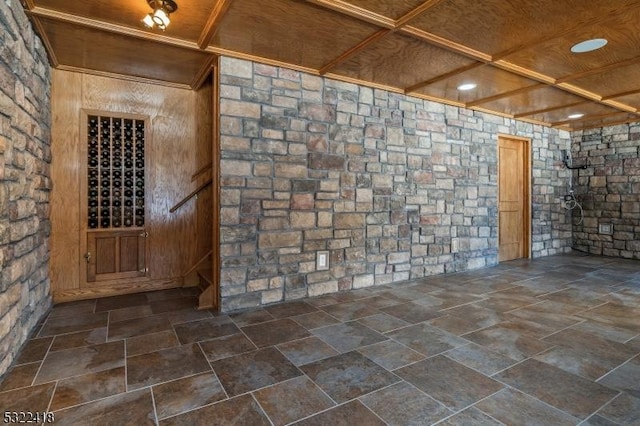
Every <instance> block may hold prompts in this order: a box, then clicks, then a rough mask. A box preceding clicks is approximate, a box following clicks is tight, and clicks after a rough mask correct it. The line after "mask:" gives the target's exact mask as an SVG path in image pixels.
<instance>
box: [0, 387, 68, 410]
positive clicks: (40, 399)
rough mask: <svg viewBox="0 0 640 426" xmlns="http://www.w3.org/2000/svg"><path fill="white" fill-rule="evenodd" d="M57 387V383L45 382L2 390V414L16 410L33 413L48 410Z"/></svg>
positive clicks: (0, 400)
mask: <svg viewBox="0 0 640 426" xmlns="http://www.w3.org/2000/svg"><path fill="white" fill-rule="evenodd" d="M55 387H56V384H55V383H45V384H42V385H36V386H32V387H28V388H20V389H14V390H9V391H6V392H0V407H2V414H3V415H4V413H5V412H15V411H17V412H20V411H30V412H32V413H33V412H36V411H39V412H43V411H47V408H48V407H49V402H50V401H51V396H52V395H53V391H54V389H55Z"/></svg>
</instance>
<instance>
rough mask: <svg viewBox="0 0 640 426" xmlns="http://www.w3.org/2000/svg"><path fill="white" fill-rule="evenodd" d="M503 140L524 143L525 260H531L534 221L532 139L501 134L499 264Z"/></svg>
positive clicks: (498, 191) (498, 146)
mask: <svg viewBox="0 0 640 426" xmlns="http://www.w3.org/2000/svg"><path fill="white" fill-rule="evenodd" d="M501 139H511V140H515V141H519V142H522V143H523V144H524V147H525V149H524V155H525V158H524V166H525V168H526V170H525V171H524V178H525V179H526V184H525V185H524V193H523V194H522V196H523V201H524V202H523V204H524V212H523V216H524V217H523V223H522V228H523V230H524V235H523V237H524V256H523V257H522V258H523V259H531V251H532V250H531V241H532V220H531V213H532V208H531V187H532V184H533V182H532V177H533V175H532V169H533V163H532V159H533V156H532V155H531V146H532V145H531V138H526V137H522V136H514V135H508V134H504V133H499V134H498V138H497V141H496V149H497V157H498V162H497V172H498V173H497V182H496V187H497V194H496V198H497V210H498V211H497V224H498V262H500V140H501Z"/></svg>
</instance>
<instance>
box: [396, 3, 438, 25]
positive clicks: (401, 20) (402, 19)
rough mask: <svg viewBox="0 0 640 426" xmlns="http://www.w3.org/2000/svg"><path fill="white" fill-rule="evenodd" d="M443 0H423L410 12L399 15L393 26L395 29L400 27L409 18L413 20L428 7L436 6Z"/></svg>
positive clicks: (408, 20)
mask: <svg viewBox="0 0 640 426" xmlns="http://www.w3.org/2000/svg"><path fill="white" fill-rule="evenodd" d="M443 1H444V0H427V1H425V2H424V3H423V4H421V5H420V6H418V7H416V8H415V9H413V10H412V11H411V12H409V13H407V14H406V15H404V16H402V17H400V18H399V19H398V20H396V22H395V25H394V28H395V29H400V28H402V27H404V26H405V25H407V24H408V23H409V22H410V21H411V20H413V19H414V18H416V17H417V16H419V15H422V14H423V13H425V12H426V11H428V10H429V9H433V8H434V7H436V6H437V5H438V4H440V3H442V2H443Z"/></svg>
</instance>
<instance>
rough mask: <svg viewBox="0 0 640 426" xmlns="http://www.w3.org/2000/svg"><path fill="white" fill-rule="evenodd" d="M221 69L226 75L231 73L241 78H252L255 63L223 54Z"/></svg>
mask: <svg viewBox="0 0 640 426" xmlns="http://www.w3.org/2000/svg"><path fill="white" fill-rule="evenodd" d="M220 70H221V72H222V74H224V75H231V76H234V77H240V78H251V77H252V76H253V64H252V63H251V62H249V61H244V60H242V59H235V58H230V57H228V56H223V57H222V58H221V59H220Z"/></svg>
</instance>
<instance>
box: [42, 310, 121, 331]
mask: <svg viewBox="0 0 640 426" xmlns="http://www.w3.org/2000/svg"><path fill="white" fill-rule="evenodd" d="M108 318H109V314H108V313H107V312H101V313H98V314H82V315H72V316H64V317H56V318H49V319H47V320H46V321H45V323H44V325H43V326H42V329H40V333H39V334H38V335H39V336H40V337H46V336H53V335H56V334H64V333H73V332H76V331H84V330H91V329H93V328H100V327H106V326H107V321H108Z"/></svg>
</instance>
